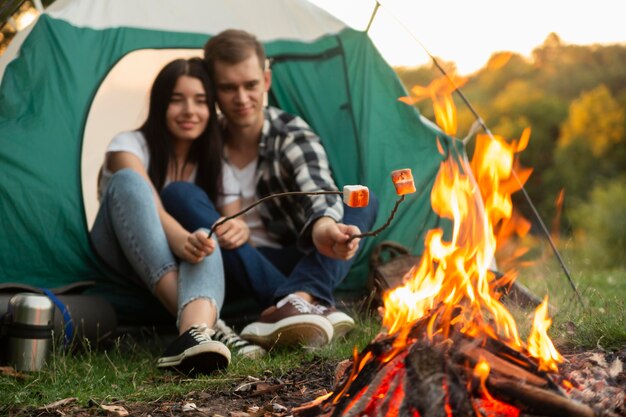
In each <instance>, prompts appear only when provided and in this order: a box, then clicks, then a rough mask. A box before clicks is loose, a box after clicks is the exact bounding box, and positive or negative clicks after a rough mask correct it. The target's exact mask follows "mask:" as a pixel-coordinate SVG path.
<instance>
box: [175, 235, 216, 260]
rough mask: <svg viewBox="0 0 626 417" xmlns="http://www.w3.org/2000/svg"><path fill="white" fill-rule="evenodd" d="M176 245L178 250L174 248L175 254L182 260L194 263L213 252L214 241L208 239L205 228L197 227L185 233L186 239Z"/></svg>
mask: <svg viewBox="0 0 626 417" xmlns="http://www.w3.org/2000/svg"><path fill="white" fill-rule="evenodd" d="M177 246H178V249H179V250H174V253H175V254H176V256H178V257H179V258H180V259H182V260H183V261H187V262H189V263H192V264H196V263H198V262H200V261H202V260H203V259H204V258H205V257H206V256H209V255H211V254H212V253H213V251H214V250H215V241H214V240H213V239H209V234H208V233H207V231H206V229H198V230H196V231H195V232H193V233H189V234H187V236H186V239H185V240H184V241H183V242H181V244H180V245H177Z"/></svg>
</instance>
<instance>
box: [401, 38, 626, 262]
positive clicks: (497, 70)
mask: <svg viewBox="0 0 626 417" xmlns="http://www.w3.org/2000/svg"><path fill="white" fill-rule="evenodd" d="M440 63H442V65H443V67H444V68H445V69H446V71H448V72H453V71H454V70H455V66H454V63H451V62H445V61H440ZM624 68H626V44H623V45H590V46H580V45H570V44H565V43H563V42H562V41H561V40H560V39H559V37H558V35H556V34H554V33H553V34H550V35H549V36H548V37H547V38H546V40H545V41H544V43H543V44H542V45H540V46H538V47H537V48H535V50H534V51H533V53H532V56H531V57H530V58H526V57H523V56H521V55H518V54H515V53H510V52H500V53H496V54H494V55H492V56H491V58H490V60H489V62H487V63H486V65H485V66H484V67H483V68H482V69H480V70H479V71H477V72H475V73H474V74H471V75H470V76H469V79H468V81H467V84H465V85H464V86H463V87H462V88H461V90H462V91H463V93H464V94H465V96H466V97H467V98H468V100H469V101H470V103H472V105H473V106H474V108H475V109H476V110H477V112H478V114H479V115H480V116H481V117H482V118H483V120H484V121H485V122H486V124H487V126H488V127H489V128H490V130H491V131H492V132H493V133H494V134H499V135H502V136H504V137H506V138H509V139H514V138H519V137H520V135H521V133H522V131H523V129H524V128H526V127H530V128H531V129H532V133H531V138H530V143H529V145H528V148H527V149H526V150H525V151H524V152H523V153H522V154H521V155H520V160H521V162H522V165H524V166H526V167H531V168H533V174H532V175H531V177H530V179H529V181H528V183H527V184H526V190H527V191H528V194H529V195H530V197H531V200H532V201H533V202H534V203H535V205H536V206H537V207H538V210H539V213H540V215H541V216H542V218H543V219H544V221H546V223H548V224H550V223H551V221H550V220H551V219H555V218H557V217H558V218H559V219H560V220H559V224H558V225H557V226H556V230H554V233H555V234H560V235H561V236H563V237H566V238H571V239H573V240H574V242H575V246H576V247H579V248H584V251H583V252H584V256H585V257H586V261H587V262H588V263H591V264H595V265H598V266H606V267H623V266H626V257H625V256H624V253H626V219H625V217H626V216H625V215H626V70H625V69H624ZM396 72H397V74H398V75H399V77H400V78H401V80H402V81H403V83H404V84H405V86H406V87H407V89H410V88H411V87H412V86H414V85H416V84H417V85H428V84H429V83H430V82H431V81H432V80H433V79H434V78H438V77H440V76H441V73H440V72H439V70H438V69H437V68H436V67H435V66H434V65H429V66H423V67H419V68H404V67H401V68H396ZM455 103H456V105H457V109H458V119H459V131H458V135H459V137H463V136H464V135H465V134H467V132H468V131H469V129H470V127H471V125H472V123H473V122H474V120H475V118H474V116H473V115H472V113H471V112H470V110H469V109H468V108H467V106H465V104H463V103H462V101H461V100H460V98H459V97H457V96H455ZM416 106H417V108H418V109H419V110H420V112H421V113H422V114H423V115H424V116H426V117H428V118H429V119H431V120H434V116H433V112H432V107H431V105H430V103H429V102H426V101H424V102H419V103H417V104H416ZM472 148H473V146H472V142H469V144H468V153H470V155H471V153H472ZM561 190H564V196H565V198H564V204H563V206H562V213H560V216H557V207H556V205H555V200H556V199H557V197H558V195H559V193H560V192H561ZM518 194H519V193H518ZM514 197H515V198H516V201H515V202H516V203H517V207H518V208H519V209H520V210H521V211H522V212H523V213H524V215H525V216H526V217H527V218H528V219H530V220H531V221H532V220H533V216H532V214H531V210H530V208H529V207H528V205H527V203H526V202H525V201H524V200H523V199H522V198H521V197H522V196H520V195H515V196H514ZM535 229H536V228H535ZM535 229H533V230H534V231H536V232H537V233H538V232H539V231H538V230H535Z"/></svg>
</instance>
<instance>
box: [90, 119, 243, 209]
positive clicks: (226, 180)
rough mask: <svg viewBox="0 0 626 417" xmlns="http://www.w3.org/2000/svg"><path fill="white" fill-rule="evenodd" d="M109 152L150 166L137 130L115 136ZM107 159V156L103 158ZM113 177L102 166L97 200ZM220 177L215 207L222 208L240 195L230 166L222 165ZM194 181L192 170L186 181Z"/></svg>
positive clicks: (142, 139) (145, 148) (141, 138)
mask: <svg viewBox="0 0 626 417" xmlns="http://www.w3.org/2000/svg"><path fill="white" fill-rule="evenodd" d="M109 152H129V153H132V154H133V155H135V156H136V157H137V158H139V160H140V161H141V164H142V165H143V167H144V168H145V169H146V171H148V166H149V165H150V151H149V150H148V144H147V143H146V139H145V138H144V136H143V134H142V133H141V132H139V131H137V130H134V131H131V132H122V133H119V134H118V135H116V136H115V137H114V138H113V139H112V140H111V142H110V143H109V146H108V147H107V150H106V155H108V153H109ZM105 158H107V156H105ZM111 176H113V173H112V172H111V171H110V170H109V169H108V168H107V163H106V159H105V163H104V164H103V166H102V175H101V176H100V182H99V184H98V199H99V200H100V199H101V198H102V193H103V192H104V190H106V187H107V186H108V185H109V180H110V179H111ZM222 177H223V187H224V189H223V193H224V195H223V196H220V197H219V198H218V201H217V202H216V206H217V207H222V206H224V205H226V204H230V203H232V202H234V201H237V199H238V198H239V195H240V189H239V186H238V184H237V181H236V179H235V178H234V176H233V171H232V169H231V167H230V165H228V164H226V163H222ZM195 179H196V169H194V170H193V172H192V173H191V175H190V176H189V178H187V179H186V181H189V182H194V181H195ZM170 182H172V180H171V178H166V179H165V185H167V184H169V183H170Z"/></svg>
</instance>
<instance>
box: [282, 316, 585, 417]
mask: <svg viewBox="0 0 626 417" xmlns="http://www.w3.org/2000/svg"><path fill="white" fill-rule="evenodd" d="M427 322H428V320H427V319H426V318H425V319H422V320H419V321H418V322H416V323H415V324H414V325H413V327H412V329H411V332H410V334H411V335H419V334H421V333H422V332H423V331H424V327H425V326H426V325H427ZM455 337H456V338H457V340H454V341H452V340H450V339H445V340H444V339H442V338H438V340H433V341H429V340H426V339H420V338H417V339H411V344H410V345H409V346H407V347H405V348H403V349H400V350H399V349H398V348H397V347H396V346H395V344H396V342H397V337H393V336H380V337H378V338H377V339H376V340H375V341H373V342H372V343H370V344H369V345H368V346H367V347H366V348H365V349H364V350H363V351H362V352H361V353H360V354H358V355H356V357H355V359H354V361H353V369H352V372H351V373H348V374H346V375H344V377H343V379H341V380H340V382H339V384H338V386H337V387H336V390H335V391H334V392H333V393H331V395H330V396H327V397H326V398H323V399H320V400H318V401H314V402H313V403H309V404H305V405H303V406H301V407H298V408H295V409H293V410H292V412H293V413H294V415H296V416H300V417H307V416H323V417H364V416H368V417H378V416H380V417H384V416H400V417H403V416H407V417H449V416H476V417H478V416H493V417H518V416H520V415H526V416H543V417H594V416H595V414H594V411H593V410H592V409H591V408H590V407H588V406H586V405H583V404H581V403H578V402H576V401H573V400H571V399H570V398H568V397H567V396H566V394H565V393H564V392H563V390H561V389H560V388H559V386H558V385H557V384H555V383H554V382H553V381H552V379H551V378H550V377H549V376H548V375H547V374H545V373H544V372H541V371H539V370H538V367H537V366H536V364H535V366H530V365H529V364H532V360H531V359H530V358H528V359H527V360H526V361H524V360H520V359H517V360H516V361H513V362H511V361H509V360H508V359H507V358H508V357H512V355H511V354H510V352H508V349H509V348H507V347H505V345H502V348H501V349H498V348H497V347H498V346H499V343H498V342H497V341H492V342H491V343H482V344H481V345H480V346H478V343H477V341H470V340H468V339H467V338H466V337H465V336H458V335H455ZM487 346H489V347H490V348H492V349H494V347H496V348H495V350H496V352H495V353H494V352H490V351H489V350H487V349H486V347H487ZM480 360H484V361H486V362H487V363H488V364H489V367H490V369H491V371H490V373H489V375H488V376H487V377H486V380H485V383H484V387H482V386H481V384H480V381H479V378H478V377H477V376H476V374H475V373H474V372H473V369H474V367H475V365H476V364H477V363H478V362H479V361H480ZM483 390H484V392H483ZM522 413H523V414H522Z"/></svg>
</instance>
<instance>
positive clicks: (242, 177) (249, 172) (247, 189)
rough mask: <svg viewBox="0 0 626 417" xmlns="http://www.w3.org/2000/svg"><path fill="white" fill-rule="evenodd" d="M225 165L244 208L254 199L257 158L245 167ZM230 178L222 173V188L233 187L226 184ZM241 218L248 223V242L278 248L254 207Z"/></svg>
mask: <svg viewBox="0 0 626 417" xmlns="http://www.w3.org/2000/svg"><path fill="white" fill-rule="evenodd" d="M225 165H226V166H228V167H229V169H230V170H231V171H232V174H233V176H232V180H233V181H235V182H236V183H237V184H236V186H237V187H239V190H240V192H241V208H242V209H244V208H246V207H248V206H250V205H252V204H253V203H255V201H256V181H255V179H256V178H255V177H256V167H257V160H256V159H255V160H254V161H252V162H250V163H249V164H248V165H246V166H245V167H243V168H241V169H239V168H237V167H236V166H234V165H231V164H229V163H228V162H226V163H225ZM230 180H231V178H230V177H227V176H226V175H224V185H223V187H224V189H225V190H226V189H229V188H235V185H232V184H227V181H230ZM243 220H244V221H245V222H246V224H247V225H248V228H249V229H250V244H251V245H252V246H255V247H259V246H265V247H270V248H280V247H281V245H279V244H278V243H277V242H275V241H274V240H273V239H272V238H271V237H270V236H269V235H268V233H267V230H266V229H265V225H264V224H263V220H261V216H260V215H259V212H258V211H257V210H256V207H255V208H253V209H252V210H250V211H248V212H246V213H245V214H244V215H243Z"/></svg>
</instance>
